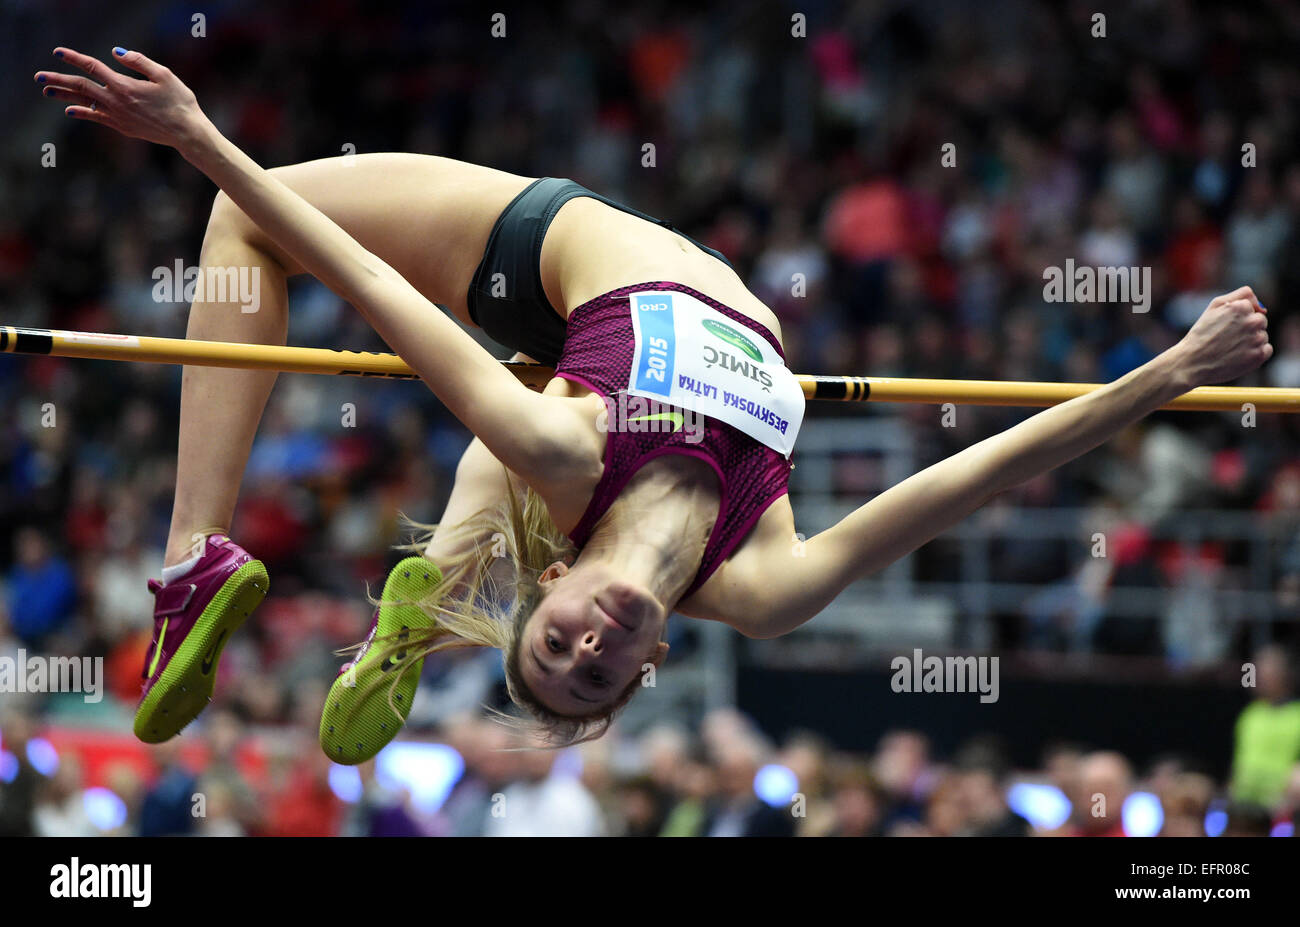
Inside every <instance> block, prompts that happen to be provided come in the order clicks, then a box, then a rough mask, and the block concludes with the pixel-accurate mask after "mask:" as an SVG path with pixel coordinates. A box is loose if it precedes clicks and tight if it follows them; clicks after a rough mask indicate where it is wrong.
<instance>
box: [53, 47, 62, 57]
mask: <svg viewBox="0 0 1300 927" xmlns="http://www.w3.org/2000/svg"><path fill="white" fill-rule="evenodd" d="M54 57H55V58H62V57H63V52H61V51H59V50H58V49H57V48H56V49H55V50H54Z"/></svg>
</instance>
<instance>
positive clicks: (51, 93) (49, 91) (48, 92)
mask: <svg viewBox="0 0 1300 927" xmlns="http://www.w3.org/2000/svg"><path fill="white" fill-rule="evenodd" d="M45 95H46V96H47V97H52V96H54V88H53V87H46V88H45Z"/></svg>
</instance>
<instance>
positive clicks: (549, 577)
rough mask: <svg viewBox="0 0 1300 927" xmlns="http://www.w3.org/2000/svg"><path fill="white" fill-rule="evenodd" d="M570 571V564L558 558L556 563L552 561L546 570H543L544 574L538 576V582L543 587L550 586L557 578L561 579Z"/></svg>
mask: <svg viewBox="0 0 1300 927" xmlns="http://www.w3.org/2000/svg"><path fill="white" fill-rule="evenodd" d="M568 573H569V566H568V564H566V563H564V562H563V561H561V560H557V561H555V562H554V563H552V564H551V565H550V566H548V567H547V568H546V569H545V570H542V575H541V576H539V577H537V583H538V585H540V586H542V587H546V586H549V585H550V584H551V583H553V582H555V581H556V580H557V579H560V578H561V577H563V576H567V575H568Z"/></svg>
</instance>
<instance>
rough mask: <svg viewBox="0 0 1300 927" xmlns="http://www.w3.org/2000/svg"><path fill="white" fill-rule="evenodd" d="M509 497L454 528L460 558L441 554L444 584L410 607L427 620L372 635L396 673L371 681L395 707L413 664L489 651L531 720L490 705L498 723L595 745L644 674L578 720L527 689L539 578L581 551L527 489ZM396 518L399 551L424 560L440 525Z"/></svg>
mask: <svg viewBox="0 0 1300 927" xmlns="http://www.w3.org/2000/svg"><path fill="white" fill-rule="evenodd" d="M507 480H508V481H509V474H508V473H507ZM505 495H506V498H505V499H504V500H503V501H502V502H501V503H500V504H499V505H497V506H493V507H490V508H487V509H483V510H482V511H480V512H478V513H477V514H476V515H474V516H472V517H471V518H469V519H467V520H465V521H464V522H462V523H461V524H460V525H458V526H456V528H455V529H454V530H453V533H452V535H451V537H450V540H451V541H452V543H451V544H449V545H448V546H449V547H450V548H452V549H454V550H455V551H456V553H455V554H453V555H451V556H449V557H443V556H440V557H439V560H438V562H437V563H436V564H435V565H436V566H437V567H438V568H439V570H440V571H441V573H442V582H440V583H439V584H438V586H437V587H436V588H435V589H434V590H433V591H432V592H430V593H429V595H428V596H426V597H425V598H424V599H422V600H421V601H419V602H417V603H413V604H417V605H419V607H420V608H421V610H422V611H424V613H425V614H426V615H428V616H429V618H430V619H432V621H433V624H432V625H431V626H430V627H429V628H427V629H422V630H419V631H411V632H407V633H406V635H405V636H402V637H399V636H398V635H397V634H390V635H385V636H383V637H380V638H376V639H375V641H374V643H373V646H376V647H380V648H381V649H380V650H378V651H377V656H376V659H378V660H380V661H386V660H388V659H389V658H392V659H393V660H394V662H395V664H396V666H395V669H396V670H397V672H394V673H391V674H385V676H384V677H383V678H378V677H377V678H376V679H373V680H371V681H370V682H369V683H368V685H369V686H372V687H373V686H376V685H379V684H381V683H382V682H384V681H385V680H386V679H387V678H391V679H392V684H391V686H390V688H389V693H388V699H389V706H390V707H393V710H394V711H396V707H395V706H394V705H393V693H394V692H395V691H396V688H397V685H398V683H399V682H400V680H401V679H402V678H403V676H404V675H405V673H406V671H407V670H408V669H409V668H410V665H411V664H412V663H414V662H415V661H416V660H420V659H422V658H424V657H426V656H429V655H430V654H433V653H439V652H442V651H446V650H456V649H461V648H465V647H495V648H496V649H498V650H500V651H501V653H502V658H503V660H504V664H505V676H506V690H507V692H508V693H509V695H510V700H511V701H512V702H513V703H514V704H515V705H516V706H518V707H519V708H521V709H523V710H524V711H525V712H527V713H528V714H529V715H531V716H532V718H531V720H530V719H529V718H525V717H519V716H516V715H511V714H507V713H505V712H501V711H497V710H496V709H489V710H490V711H491V712H492V713H493V715H494V716H495V717H496V718H497V720H499V721H500V722H502V723H503V724H506V725H507V726H509V727H511V728H513V729H514V730H515V731H516V732H517V733H520V734H523V735H525V737H526V738H528V739H532V740H536V741H540V742H541V743H542V744H544V745H546V746H550V747H567V746H572V745H574V744H580V743H585V742H586V741H589V740H595V739H597V738H598V737H600V736H602V735H603V734H604V733H605V732H606V731H607V730H608V729H609V726H610V724H611V723H612V722H613V720H614V716H615V715H616V714H617V713H618V711H619V710H620V709H622V708H623V707H624V706H625V705H626V704H627V703H628V701H629V700H630V699H631V698H632V696H633V695H634V694H636V690H637V688H638V686H639V684H640V677H639V676H638V677H637V678H636V679H634V680H633V681H632V682H631V683H630V684H629V685H628V686H627V687H626V688H625V689H624V690H623V691H622V692H621V693H620V694H619V695H618V697H617V698H616V699H615V700H614V702H613V703H612V704H610V705H608V706H606V707H604V708H602V709H598V710H596V711H593V712H591V713H590V714H587V715H580V716H571V715H561V714H559V713H557V712H555V711H553V710H552V709H550V708H549V707H547V706H546V704H545V703H543V702H542V701H541V700H540V699H539V698H538V697H537V696H536V694H534V693H533V691H532V690H531V689H530V688H529V687H528V685H527V683H526V682H525V681H524V678H523V672H522V670H521V668H520V660H519V656H520V650H521V647H520V642H521V640H522V637H523V629H524V626H525V625H526V624H527V623H528V619H529V618H530V617H531V616H532V614H533V611H534V610H535V609H536V608H537V605H538V603H539V602H540V601H541V600H542V596H543V595H544V592H543V589H542V586H541V584H540V583H539V582H538V578H539V577H540V576H541V574H542V573H543V572H544V571H545V570H546V568H547V567H548V566H550V565H551V564H552V563H555V562H556V561H564V562H572V561H573V560H574V559H575V558H576V556H577V553H578V548H577V547H576V546H575V545H574V544H573V543H572V542H571V541H570V540H569V539H568V538H567V537H566V536H565V535H564V534H563V533H562V532H561V531H560V530H559V529H558V528H557V527H556V526H555V522H554V521H553V520H552V519H551V515H550V512H549V511H548V510H547V508H546V504H545V503H544V502H543V501H542V499H541V497H540V496H538V495H537V494H536V493H535V492H533V490H532V489H531V488H526V489H525V491H524V492H523V494H522V496H523V498H522V500H521V499H520V496H519V494H518V493H516V492H515V491H513V487H512V490H511V491H510V492H507V493H506V494H505ZM402 519H403V522H404V524H405V525H406V526H407V527H408V528H410V529H413V530H414V531H415V540H414V541H412V542H411V543H409V544H404V545H400V547H399V549H400V550H404V551H409V552H411V553H415V554H419V555H423V553H424V550H425V549H426V548H427V547H428V545H429V542H430V541H431V540H432V538H433V534H434V530H435V528H436V527H437V526H436V525H428V524H421V523H420V522H416V521H413V520H411V519H409V518H406V517H405V516H403V517H402ZM503 573H504V574H506V575H505V576H502V574H503ZM376 604H380V603H378V602H376ZM382 604H412V603H382Z"/></svg>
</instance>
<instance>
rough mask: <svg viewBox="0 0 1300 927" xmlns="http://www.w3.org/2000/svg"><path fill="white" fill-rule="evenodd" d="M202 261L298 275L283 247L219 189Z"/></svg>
mask: <svg viewBox="0 0 1300 927" xmlns="http://www.w3.org/2000/svg"><path fill="white" fill-rule="evenodd" d="M202 260H203V262H204V263H213V262H217V263H220V262H223V261H229V260H235V261H237V262H238V263H241V264H246V263H253V262H257V263H259V264H264V265H266V264H269V265H272V266H275V267H278V268H279V269H280V270H282V271H284V272H285V273H287V274H292V273H295V272H296V270H294V269H292V268H290V267H289V266H288V265H289V263H290V262H289V261H288V258H287V256H286V255H285V254H284V253H283V252H282V251H281V250H280V248H278V247H277V246H276V245H275V244H274V243H273V242H272V241H271V240H270V239H269V238H268V237H267V236H266V234H265V233H264V232H263V231H262V230H261V229H260V228H258V226H257V224H256V223H255V222H253V220H252V219H250V218H248V216H247V214H245V212H244V211H243V210H242V209H240V208H239V207H238V206H237V205H235V201H234V200H232V199H231V198H230V197H229V196H227V195H226V192H225V191H224V190H218V191H217V195H216V197H214V198H213V200H212V211H211V213H209V214H208V225H207V228H206V229H205V230H204V233H203V256H202Z"/></svg>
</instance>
